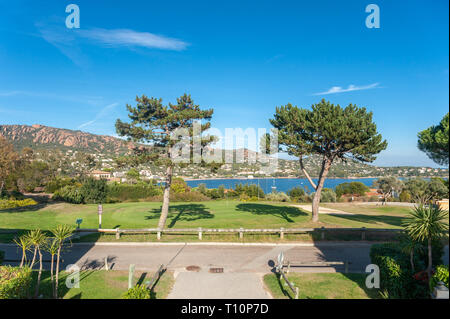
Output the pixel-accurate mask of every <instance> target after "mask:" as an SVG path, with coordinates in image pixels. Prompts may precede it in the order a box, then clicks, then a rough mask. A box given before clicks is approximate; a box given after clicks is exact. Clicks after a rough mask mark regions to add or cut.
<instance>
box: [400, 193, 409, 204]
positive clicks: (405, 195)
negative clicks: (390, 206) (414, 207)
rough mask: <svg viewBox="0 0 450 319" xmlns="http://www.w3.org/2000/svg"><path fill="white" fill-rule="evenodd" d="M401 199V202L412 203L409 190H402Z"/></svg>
mask: <svg viewBox="0 0 450 319" xmlns="http://www.w3.org/2000/svg"><path fill="white" fill-rule="evenodd" d="M399 199H400V201H401V202H405V203H410V202H411V201H412V197H411V194H410V193H409V192H408V191H402V192H401V193H400V196H399Z"/></svg>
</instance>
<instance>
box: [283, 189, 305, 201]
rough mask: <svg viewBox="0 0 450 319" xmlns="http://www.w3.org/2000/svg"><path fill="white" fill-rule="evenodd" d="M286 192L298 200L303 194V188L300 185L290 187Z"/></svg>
mask: <svg viewBox="0 0 450 319" xmlns="http://www.w3.org/2000/svg"><path fill="white" fill-rule="evenodd" d="M287 194H288V195H289V196H290V197H291V199H292V200H295V201H300V199H301V198H303V196H305V190H304V189H303V188H302V187H294V188H291V189H290V190H289V191H288V192H287Z"/></svg>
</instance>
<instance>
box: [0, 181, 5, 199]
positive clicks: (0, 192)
mask: <svg viewBox="0 0 450 319" xmlns="http://www.w3.org/2000/svg"><path fill="white" fill-rule="evenodd" d="M4 186H5V181H2V183H1V185H0V196H1V195H2V192H3V187H4Z"/></svg>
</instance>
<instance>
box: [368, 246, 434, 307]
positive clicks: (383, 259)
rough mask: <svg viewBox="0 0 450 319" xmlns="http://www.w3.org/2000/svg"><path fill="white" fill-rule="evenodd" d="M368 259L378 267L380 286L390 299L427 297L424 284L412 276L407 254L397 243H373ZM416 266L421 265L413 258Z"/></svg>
mask: <svg viewBox="0 0 450 319" xmlns="http://www.w3.org/2000/svg"><path fill="white" fill-rule="evenodd" d="M370 259H371V261H372V263H373V264H375V265H378V267H379V268H380V288H381V289H382V291H384V294H385V295H386V296H387V297H388V298H391V299H417V298H428V297H429V294H428V289H427V287H426V285H425V284H424V283H422V282H420V281H417V280H415V279H414V277H413V275H414V274H413V272H412V270H411V265H410V261H409V255H407V254H406V253H404V252H403V251H402V248H401V247H400V245H398V244H394V243H387V244H375V245H372V247H371V249H370ZM414 263H415V265H416V266H419V265H420V266H423V263H422V264H421V263H420V261H419V260H418V258H417V257H416V258H415V262H414Z"/></svg>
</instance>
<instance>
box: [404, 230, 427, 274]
mask: <svg viewBox="0 0 450 319" xmlns="http://www.w3.org/2000/svg"><path fill="white" fill-rule="evenodd" d="M401 245H402V250H403V252H405V253H406V254H408V255H409V263H410V264H411V270H412V271H413V272H415V271H416V270H415V266H414V253H415V252H421V251H422V250H423V245H422V243H420V242H418V241H417V240H414V239H413V238H411V237H410V236H408V235H407V236H405V237H404V238H402V242H401Z"/></svg>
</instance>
